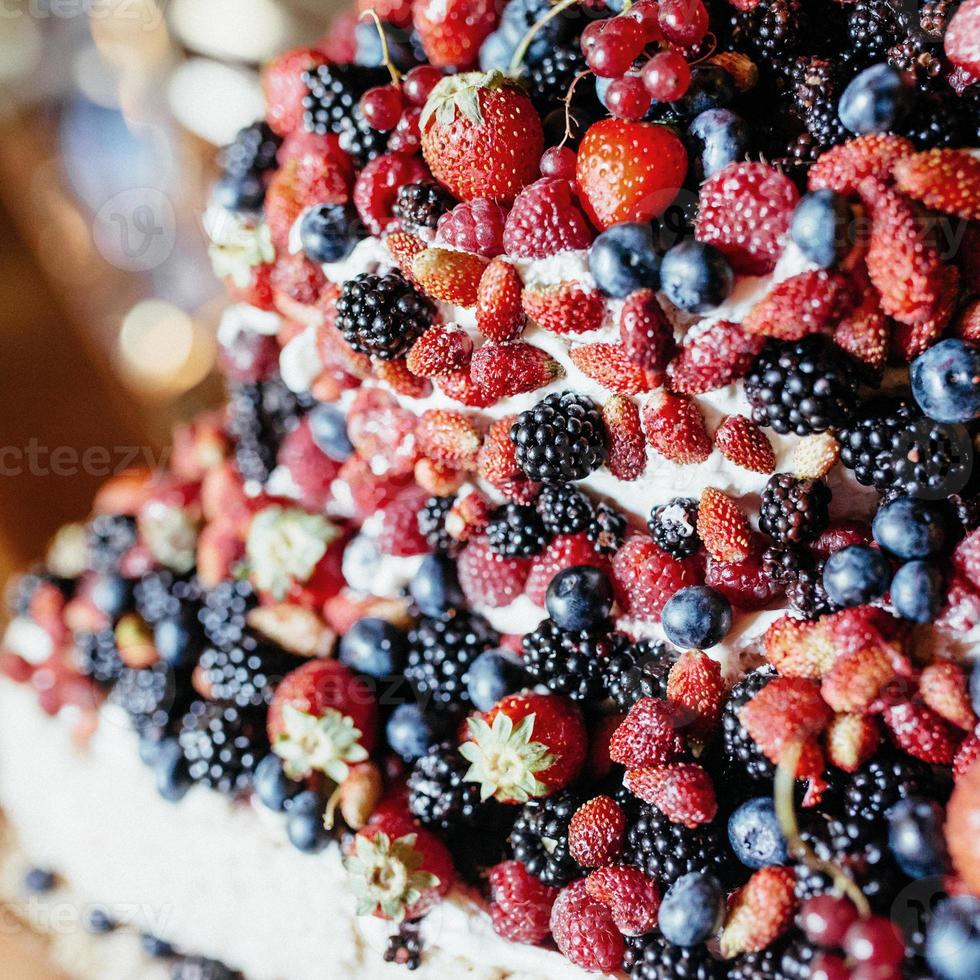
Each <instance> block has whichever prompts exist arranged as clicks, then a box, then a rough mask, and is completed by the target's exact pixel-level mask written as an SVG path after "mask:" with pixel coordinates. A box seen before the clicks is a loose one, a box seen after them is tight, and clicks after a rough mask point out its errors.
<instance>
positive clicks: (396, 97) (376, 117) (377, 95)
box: [361, 85, 404, 132]
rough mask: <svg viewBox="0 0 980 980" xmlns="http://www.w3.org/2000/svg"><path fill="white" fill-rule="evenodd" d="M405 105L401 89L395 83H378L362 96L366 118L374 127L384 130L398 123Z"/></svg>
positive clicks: (362, 106) (362, 105)
mask: <svg viewBox="0 0 980 980" xmlns="http://www.w3.org/2000/svg"><path fill="white" fill-rule="evenodd" d="M403 107H404V103H403V101H402V93H401V89H399V88H396V87H395V86H394V85H377V86H375V87H374V88H369V89H368V90H367V91H366V92H365V93H364V94H363V95H362V96H361V112H363V113H364V118H365V119H366V120H367V121H368V122H369V123H370V125H371V127H372V128H373V129H380V130H381V131H382V132H387V131H388V130H390V129H394V128H395V127H396V126H397V125H398V120H399V119H401V115H402V108H403Z"/></svg>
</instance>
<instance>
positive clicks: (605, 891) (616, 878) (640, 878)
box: [586, 865, 660, 936]
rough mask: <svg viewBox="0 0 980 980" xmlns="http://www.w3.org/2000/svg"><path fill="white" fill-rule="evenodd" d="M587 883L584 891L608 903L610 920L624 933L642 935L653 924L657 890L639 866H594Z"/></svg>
mask: <svg viewBox="0 0 980 980" xmlns="http://www.w3.org/2000/svg"><path fill="white" fill-rule="evenodd" d="M586 882H587V884H586V891H587V892H588V893H589V895H591V896H592V898H594V899H596V900H598V901H600V902H602V904H603V905H608V906H609V910H610V911H611V912H612V917H613V922H615V923H616V928H617V929H618V930H619V931H620V932H621V933H622V934H623V935H624V936H642V935H643V934H644V933H647V932H650V930H651V929H653V928H654V926H656V924H657V913H658V912H659V911H660V889H659V888H658V887H657V883H656V882H655V881H654V880H653V879H652V878H651V877H649V876H648V875H645V874H644V873H643V872H642V871H641V870H640V869H639V868H634V867H631V866H630V865H613V866H612V867H607V868H597V869H596V870H595V871H593V872H592V874H590V875H589V877H588V878H587V879H586Z"/></svg>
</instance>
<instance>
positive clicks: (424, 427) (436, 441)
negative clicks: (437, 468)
mask: <svg viewBox="0 0 980 980" xmlns="http://www.w3.org/2000/svg"><path fill="white" fill-rule="evenodd" d="M415 434H416V437H417V439H418V444H419V451H420V452H421V453H422V455H423V456H427V457H428V458H429V459H431V460H433V461H434V462H436V463H444V464H446V465H448V466H457V467H464V468H465V469H472V468H473V467H474V466H475V465H476V454H477V452H479V449H480V444H481V442H482V440H481V438H480V433H479V432H478V431H477V428H476V426H475V425H474V423H473V421H472V420H471V419H469V418H467V417H466V416H465V415H463V414H462V413H461V412H454V411H452V410H451V409H447V408H430V409H429V410H428V411H426V412H423V413H422V414H421V415H420V416H419V420H418V428H417V429H416V433H415Z"/></svg>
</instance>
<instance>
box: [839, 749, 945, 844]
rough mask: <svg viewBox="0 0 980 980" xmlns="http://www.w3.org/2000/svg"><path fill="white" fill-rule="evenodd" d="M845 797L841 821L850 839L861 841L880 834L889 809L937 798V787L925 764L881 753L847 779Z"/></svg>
mask: <svg viewBox="0 0 980 980" xmlns="http://www.w3.org/2000/svg"><path fill="white" fill-rule="evenodd" d="M842 795H843V799H842V813H843V816H842V822H843V823H844V824H845V826H846V827H847V830H848V834H849V836H850V837H851V838H852V839H854V840H858V841H860V840H862V839H865V838H867V837H868V836H870V835H873V834H874V833H876V832H877V833H880V832H881V830H882V827H883V824H884V820H885V816H886V814H887V813H888V810H889V809H891V807H893V806H894V805H895V804H896V803H898V801H899V800H904V799H906V798H907V797H909V796H928V797H932V798H935V797H936V796H937V795H938V788H937V786H936V782H935V780H934V779H933V778H932V773H931V771H930V769H929V767H928V766H927V765H926V764H925V763H924V762H920V761H919V760H918V759H913V758H912V757H911V756H907V755H904V754H899V753H898V752H888V751H882V752H879V753H878V755H876V756H875V757H874V758H873V759H871V760H870V761H868V762H866V763H865V764H864V765H863V766H862V767H861V768H860V769H858V771H857V772H855V773H854V774H853V775H852V776H851V777H850V778H849V779H848V781H847V783H846V784H845V786H844V791H843V794H842Z"/></svg>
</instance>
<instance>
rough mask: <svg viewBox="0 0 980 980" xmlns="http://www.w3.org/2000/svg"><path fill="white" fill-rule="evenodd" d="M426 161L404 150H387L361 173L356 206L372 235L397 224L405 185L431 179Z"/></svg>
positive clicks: (355, 187)
mask: <svg viewBox="0 0 980 980" xmlns="http://www.w3.org/2000/svg"><path fill="white" fill-rule="evenodd" d="M429 179H430V174H429V171H428V169H427V168H426V166H425V164H424V163H422V161H421V160H419V159H418V158H417V157H412V156H408V155H406V154H404V153H383V154H382V155H381V156H379V157H375V158H374V159H373V160H372V161H371V162H370V163H368V164H367V166H366V167H365V168H364V169H363V170H362V171H361V172H360V174H358V177H357V180H356V181H355V182H354V206H355V207H356V208H357V213H358V215H360V218H361V221H363V222H364V224H365V225H366V226H367V229H368V231H370V232H371V234H372V235H380V234H381V233H382V232H383V231H387V230H388V228H390V227H391V226H392V225H394V224H395V222H396V221H397V218H396V217H395V213H394V210H393V208H394V206H395V199H396V198H397V196H398V189H399V188H400V187H403V186H404V185H405V184H414V183H417V182H418V181H421V180H429Z"/></svg>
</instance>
